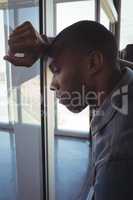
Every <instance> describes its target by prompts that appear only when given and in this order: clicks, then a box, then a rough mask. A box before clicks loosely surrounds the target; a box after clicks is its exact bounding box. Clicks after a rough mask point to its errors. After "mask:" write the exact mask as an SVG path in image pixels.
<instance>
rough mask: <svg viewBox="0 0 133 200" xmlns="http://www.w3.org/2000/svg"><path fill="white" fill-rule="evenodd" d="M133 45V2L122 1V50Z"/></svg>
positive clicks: (128, 0) (129, 0)
mask: <svg viewBox="0 0 133 200" xmlns="http://www.w3.org/2000/svg"><path fill="white" fill-rule="evenodd" d="M127 44H133V1H131V0H123V1H121V31H120V50H122V49H124V48H125V47H126V45H127Z"/></svg>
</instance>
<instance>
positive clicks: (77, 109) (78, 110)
mask: <svg viewBox="0 0 133 200" xmlns="http://www.w3.org/2000/svg"><path fill="white" fill-rule="evenodd" d="M66 108H67V109H68V110H69V111H71V112H73V113H80V112H81V111H82V110H84V108H83V107H76V106H74V107H73V106H66Z"/></svg>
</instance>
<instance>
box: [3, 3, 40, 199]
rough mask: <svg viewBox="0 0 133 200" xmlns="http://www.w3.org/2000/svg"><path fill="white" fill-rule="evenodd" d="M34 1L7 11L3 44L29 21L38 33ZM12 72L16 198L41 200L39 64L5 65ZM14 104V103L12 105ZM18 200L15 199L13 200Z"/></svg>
mask: <svg viewBox="0 0 133 200" xmlns="http://www.w3.org/2000/svg"><path fill="white" fill-rule="evenodd" d="M38 5H39V4H38V2H37V1H36V0H33V1H12V0H9V4H8V5H7V7H6V8H5V10H4V35H5V38H4V42H5V43H6V48H5V49H4V54H5V51H8V45H7V40H8V37H9V34H10V33H11V32H12V30H14V28H15V27H17V26H18V25H20V24H22V23H23V22H24V21H30V22H31V23H32V24H33V25H34V27H35V28H36V30H39V6H38ZM5 64H6V66H7V69H8V70H9V71H8V73H9V78H8V81H9V83H10V84H9V86H10V90H9V92H10V97H11V101H10V104H9V107H11V108H10V112H11V113H10V114H12V124H13V130H14V133H13V134H14V136H15V147H14V149H15V158H16V166H15V167H16V170H15V172H16V177H17V181H16V182H17V185H16V188H17V194H14V195H15V196H16V199H19V200H29V199H32V200H41V199H42V193H43V188H42V187H43V184H42V177H43V176H42V146H41V144H42V141H41V136H42V135H41V106H40V104H41V98H40V62H39V61H38V62H36V63H35V64H34V65H33V66H32V67H31V68H25V67H16V66H13V65H11V64H9V63H8V62H5ZM11 102H12V103H11ZM13 199H14V200H15V198H13Z"/></svg>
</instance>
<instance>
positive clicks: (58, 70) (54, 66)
mask: <svg viewBox="0 0 133 200" xmlns="http://www.w3.org/2000/svg"><path fill="white" fill-rule="evenodd" d="M49 68H50V70H51V72H52V73H53V74H57V73H59V72H60V67H57V66H56V65H53V64H50V65H49Z"/></svg>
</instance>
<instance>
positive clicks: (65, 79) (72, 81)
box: [58, 70, 82, 92]
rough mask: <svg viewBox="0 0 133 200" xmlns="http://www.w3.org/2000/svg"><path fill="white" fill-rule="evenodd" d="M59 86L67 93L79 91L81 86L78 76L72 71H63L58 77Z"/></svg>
mask: <svg viewBox="0 0 133 200" xmlns="http://www.w3.org/2000/svg"><path fill="white" fill-rule="evenodd" d="M58 78H59V80H60V85H61V88H62V90H67V91H70V92H72V91H79V90H80V89H81V86H82V79H81V77H80V74H79V73H77V72H76V71H74V70H71V71H67V70H66V71H65V70H64V71H63V72H61V73H60V75H59V77H58Z"/></svg>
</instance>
